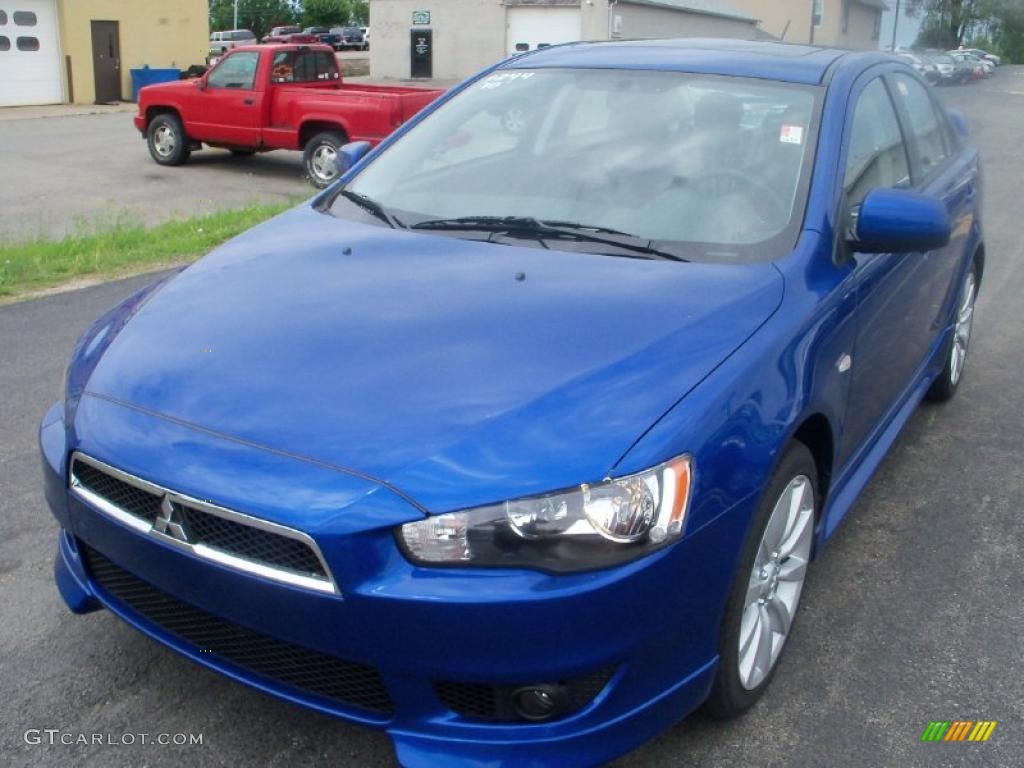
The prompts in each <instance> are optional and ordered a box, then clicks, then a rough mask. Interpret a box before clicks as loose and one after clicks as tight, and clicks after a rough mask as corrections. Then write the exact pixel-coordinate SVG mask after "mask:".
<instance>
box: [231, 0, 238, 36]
mask: <svg viewBox="0 0 1024 768" xmlns="http://www.w3.org/2000/svg"><path fill="white" fill-rule="evenodd" d="M231 28H232V29H238V0H235V25H234V26H233V27H231Z"/></svg>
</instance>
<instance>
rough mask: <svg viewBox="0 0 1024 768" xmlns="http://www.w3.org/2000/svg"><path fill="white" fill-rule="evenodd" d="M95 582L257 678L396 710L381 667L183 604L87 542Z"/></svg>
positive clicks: (378, 708) (369, 706) (370, 707)
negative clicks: (111, 560)
mask: <svg viewBox="0 0 1024 768" xmlns="http://www.w3.org/2000/svg"><path fill="white" fill-rule="evenodd" d="M78 548H79V551H80V552H81V553H82V555H83V558H84V560H85V563H86V567H87V568H88V571H89V575H90V576H91V577H92V579H93V581H94V582H95V583H96V584H98V585H99V586H100V587H102V588H103V590H104V591H106V592H107V593H108V594H110V596H112V597H113V598H115V599H116V600H118V601H119V602H121V603H123V604H124V605H125V606H127V607H128V608H130V609H132V610H133V611H135V612H136V613H138V614H140V615H141V616H143V617H145V618H146V619H148V620H149V621H151V622H153V623H154V624H156V625H157V626H159V627H161V628H162V629H163V630H165V631H167V632H169V633H170V634H172V635H175V636H176V637H178V638H180V639H181V640H184V641H185V642H187V643H190V644H191V645H193V646H195V647H196V648H197V649H202V650H207V649H208V650H209V651H211V656H213V657H214V658H216V657H220V658H221V659H223V660H225V661H228V662H230V663H232V664H234V665H236V666H238V667H243V668H244V669H247V670H249V671H250V672H253V673H255V674H257V675H260V676H262V677H265V678H267V679H269V680H272V681H275V682H277V683H280V684H282V685H286V686H289V687H291V688H294V689H297V690H298V691H304V692H308V693H312V694H316V695H317V696H322V697H323V698H326V699H331V700H333V701H336V702H338V703H340V704H343V705H345V706H350V707H357V708H359V709H364V710H367V711H369V712H373V713H377V714H380V715H390V714H391V713H392V712H393V706H392V703H391V697H390V695H389V694H388V692H387V689H386V688H385V687H384V681H383V680H382V679H381V677H380V673H379V672H378V671H377V670H376V668H374V667H372V666H369V665H366V664H358V663H356V662H352V661H345V660H344V659H339V658H337V657H335V656H329V655H327V654H325V653H320V652H319V651H313V650H310V649H308V648H302V647H300V646H297V645H292V644H291V643H286V642H284V641H282V640H276V639H274V638H272V637H267V636H265V635H261V634H259V633H257V632H253V631H252V630H250V629H246V628H245V627H241V626H239V625H237V624H233V623H231V622H229V621H227V620H225V619H221V618H218V617H217V616H214V615H212V614H210V613H207V612H206V611H203V610H201V609H199V608H196V607H194V606H192V605H189V604H188V603H185V602H182V601H181V600H178V599H177V598H175V597H172V596H171V595H169V594H167V593H166V592H163V591H161V590H159V589H157V588H156V587H154V586H153V585H152V584H149V583H148V582H146V581H143V580H142V579H140V578H138V577H137V576H135V575H133V574H131V573H129V572H128V571H126V570H124V569H123V568H121V567H120V566H117V565H115V564H114V563H112V562H110V560H108V559H107V558H106V557H104V556H103V555H102V554H100V553H99V552H97V551H96V550H95V549H92V548H91V547H89V546H88V545H87V544H85V543H83V542H81V541H80V542H78Z"/></svg>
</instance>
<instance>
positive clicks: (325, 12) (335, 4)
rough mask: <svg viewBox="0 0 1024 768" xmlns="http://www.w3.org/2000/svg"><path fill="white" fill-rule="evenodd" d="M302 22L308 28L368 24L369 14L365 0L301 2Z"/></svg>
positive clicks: (312, 0) (310, 0) (307, 0)
mask: <svg viewBox="0 0 1024 768" xmlns="http://www.w3.org/2000/svg"><path fill="white" fill-rule="evenodd" d="M301 5H302V20H303V22H304V23H305V25H306V26H307V27H314V26H316V27H330V26H335V25H338V24H355V25H356V26H360V25H364V24H366V19H367V17H368V16H369V12H368V10H367V7H366V3H365V2H363V0H301Z"/></svg>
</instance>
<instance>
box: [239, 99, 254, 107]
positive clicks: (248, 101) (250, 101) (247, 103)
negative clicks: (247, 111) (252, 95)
mask: <svg viewBox="0 0 1024 768" xmlns="http://www.w3.org/2000/svg"><path fill="white" fill-rule="evenodd" d="M242 103H243V104H245V105H246V106H248V107H251V106H252V105H253V104H255V103H256V99H242Z"/></svg>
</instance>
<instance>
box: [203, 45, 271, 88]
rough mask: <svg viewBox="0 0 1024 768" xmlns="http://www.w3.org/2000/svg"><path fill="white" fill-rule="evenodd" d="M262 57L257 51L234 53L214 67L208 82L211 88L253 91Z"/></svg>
mask: <svg viewBox="0 0 1024 768" xmlns="http://www.w3.org/2000/svg"><path fill="white" fill-rule="evenodd" d="M259 60H260V55H259V54H258V53H257V52H256V51H241V52H239V53H233V54H231V55H230V56H228V57H227V58H225V59H223V60H221V62H220V63H219V64H218V65H217V66H216V67H214V69H213V71H212V72H210V76H209V77H208V78H207V80H206V85H207V86H208V87H210V88H237V89H239V90H243V91H251V90H252V84H253V80H255V78H256V64H257V62H258V61H259Z"/></svg>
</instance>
